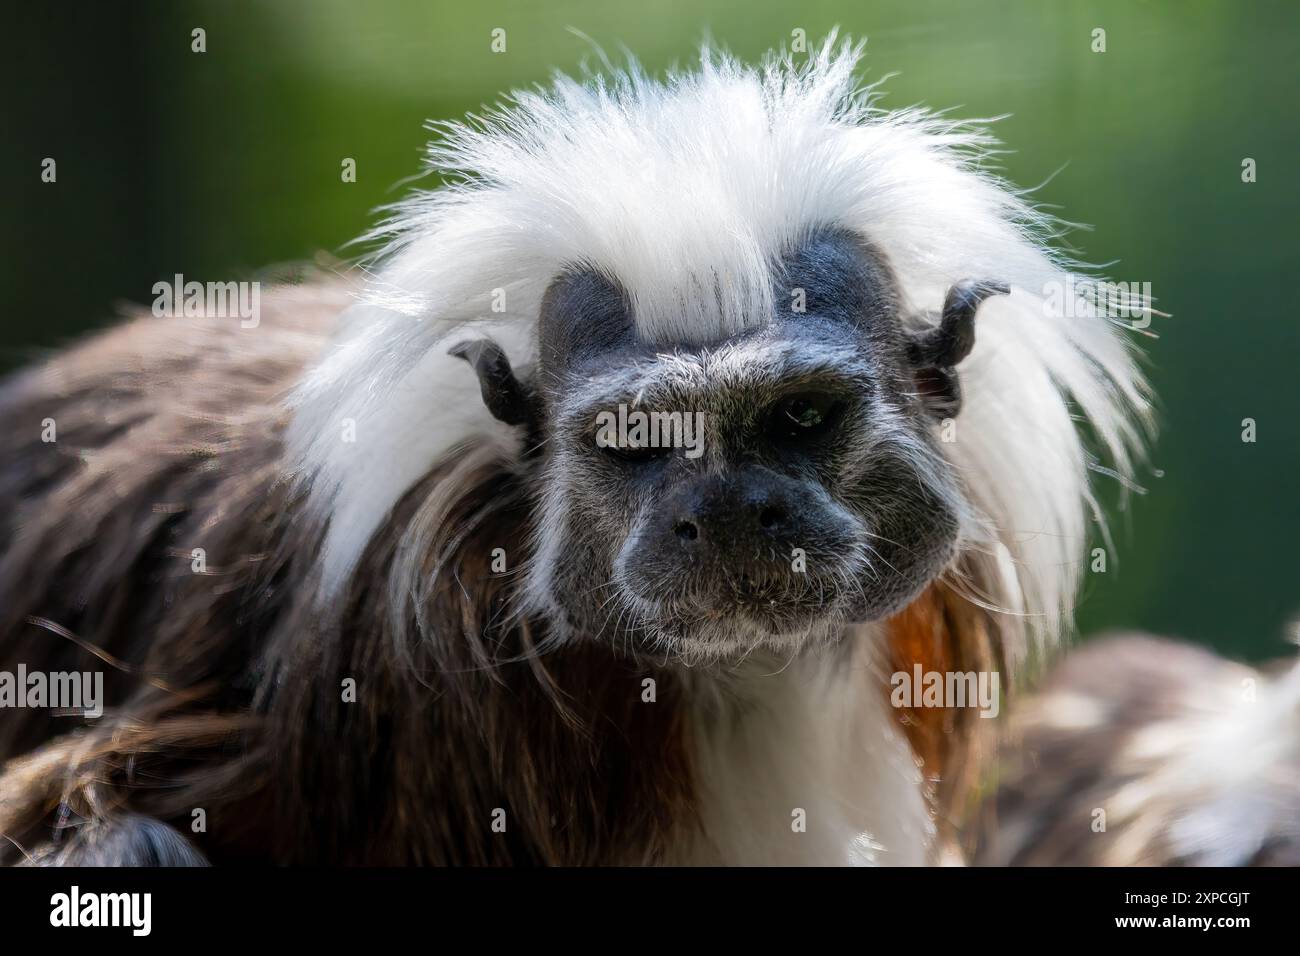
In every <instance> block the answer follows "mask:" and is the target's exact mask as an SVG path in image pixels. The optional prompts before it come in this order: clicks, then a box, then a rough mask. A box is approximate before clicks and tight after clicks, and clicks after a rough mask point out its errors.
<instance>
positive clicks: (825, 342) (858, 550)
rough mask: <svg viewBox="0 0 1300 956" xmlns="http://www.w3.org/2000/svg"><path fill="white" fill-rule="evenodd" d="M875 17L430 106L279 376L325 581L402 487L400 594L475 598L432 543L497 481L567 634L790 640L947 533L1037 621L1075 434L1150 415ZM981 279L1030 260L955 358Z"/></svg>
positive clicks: (549, 621) (1086, 489)
mask: <svg viewBox="0 0 1300 956" xmlns="http://www.w3.org/2000/svg"><path fill="white" fill-rule="evenodd" d="M861 52H862V49H861V46H860V45H854V44H841V43H839V42H838V41H837V40H836V39H835V38H834V37H831V38H828V39H827V40H826V42H825V43H824V44H823V45H822V46H821V47H820V48H819V49H818V50H816V51H813V52H811V53H810V54H809V55H807V56H806V57H805V56H803V55H800V56H798V57H795V56H793V55H792V54H786V53H782V54H779V55H774V56H772V57H770V58H768V59H766V60H765V61H764V62H763V63H762V64H761V65H759V66H754V67H751V66H748V65H745V64H743V63H740V62H739V61H736V60H735V59H734V58H731V57H728V56H726V55H725V54H718V53H716V52H714V51H710V50H705V51H704V52H703V54H702V57H701V63H700V65H699V67H698V68H697V69H692V70H687V71H683V72H673V73H670V75H667V76H665V77H664V78H663V79H662V80H660V79H657V78H652V77H650V76H649V75H647V74H645V73H644V71H642V70H641V69H640V68H639V67H636V66H635V64H633V65H631V66H630V67H629V68H628V69H627V70H622V71H620V70H618V69H616V68H612V69H613V74H612V75H611V76H609V77H603V78H595V79H593V80H592V81H591V82H579V81H577V80H569V79H565V78H557V80H556V82H555V83H554V84H553V86H552V87H550V88H549V89H547V90H542V91H527V92H520V93H517V94H515V95H513V97H512V98H511V99H510V100H509V101H508V102H507V103H506V104H505V105H503V106H501V107H500V108H499V109H496V110H494V111H490V112H489V113H488V114H487V115H486V116H484V117H476V118H475V119H474V120H473V121H471V122H467V123H454V122H453V123H448V124H440V130H441V132H440V136H439V138H438V140H436V141H435V142H434V143H432V144H431V145H430V154H429V164H430V168H431V169H434V170H436V171H437V172H438V173H439V175H440V176H441V177H443V179H444V180H445V181H449V182H452V183H453V184H454V185H452V186H451V187H450V188H439V189H434V190H430V191H427V192H421V193H417V194H416V195H415V196H413V197H411V199H409V200H407V201H406V202H404V203H403V204H401V206H400V208H399V210H398V211H397V213H396V214H395V216H394V217H393V218H392V219H391V220H390V223H389V224H388V225H386V226H384V227H383V228H381V229H380V230H378V231H377V232H376V234H375V235H376V236H384V237H387V238H390V239H391V243H390V247H389V248H388V249H387V250H386V251H385V253H384V258H383V265H382V268H380V269H379V270H378V271H377V272H376V273H375V274H374V277H373V278H372V279H371V280H370V281H369V282H368V283H367V289H366V292H365V294H364V295H363V296H362V300H361V301H360V302H358V303H357V305H356V306H355V308H353V309H349V314H348V316H347V317H346V321H345V322H344V323H343V325H344V328H343V332H342V333H341V340H340V343H339V347H338V348H336V349H333V350H331V352H330V353H329V356H328V358H327V359H326V360H325V361H324V362H322V363H321V364H320V366H319V367H317V368H315V369H313V371H312V372H311V374H310V375H309V376H308V377H307V378H306V379H305V380H304V382H303V384H302V385H301V386H300V387H299V389H298V390H297V394H296V396H295V399H294V403H295V407H296V408H297V411H296V413H295V415H294V418H293V422H292V425H291V428H290V431H289V435H288V440H289V445H290V457H291V458H292V470H293V471H294V473H295V474H298V475H301V476H302V480H303V481H304V483H305V484H306V486H307V487H308V508H307V511H308V513H309V514H310V517H311V520H312V521H314V522H318V523H319V524H320V525H321V526H322V527H323V529H324V530H323V532H322V534H323V537H322V542H323V543H322V548H321V560H320V566H321V570H320V575H321V581H322V583H321V588H320V591H321V595H322V597H321V600H322V601H329V600H334V599H335V598H336V597H337V596H338V595H339V594H340V593H341V589H342V588H343V586H344V585H345V584H346V583H347V582H348V580H349V579H350V577H351V576H352V575H353V574H354V573H355V571H356V569H357V568H358V567H360V562H361V561H362V558H363V557H364V555H365V554H366V552H367V548H368V547H369V543H370V542H371V541H372V540H373V538H374V536H375V535H378V534H381V533H383V531H384V529H385V528H386V527H387V524H386V521H391V519H392V516H393V515H394V514H396V512H395V510H394V509H395V508H396V506H397V504H398V503H399V502H400V501H402V500H403V496H404V495H407V494H410V493H411V492H412V491H413V490H415V489H419V491H420V493H421V494H422V495H423V496H424V497H423V498H422V501H423V502H424V503H423V504H422V505H421V512H420V515H421V521H420V522H415V523H414V525H413V527H412V528H409V529H407V530H406V531H404V532H403V534H404V535H405V537H404V539H403V541H404V545H403V550H402V552H401V553H402V556H403V560H400V561H397V562H395V563H394V565H393V567H392V569H391V570H390V571H389V573H388V579H389V583H388V587H389V593H391V594H394V595H401V594H413V595H415V597H416V599H417V600H418V599H419V597H420V595H422V594H426V593H427V594H434V593H438V592H439V590H440V589H447V590H448V591H449V592H450V590H451V589H457V593H461V594H464V595H466V596H468V597H471V598H472V595H473V594H474V593H475V592H474V590H473V589H472V588H468V587H463V584H464V582H463V581H462V580H461V579H460V577H458V576H459V575H460V574H461V573H462V572H465V571H470V570H473V568H477V567H478V566H479V565H478V564H477V563H476V564H474V565H473V568H467V567H465V566H462V565H460V564H457V562H456V561H455V560H453V557H454V555H456V554H458V553H459V552H458V551H456V550H455V549H456V548H459V547H460V546H462V545H465V546H468V545H469V542H471V541H473V544H474V548H475V550H474V555H473V559H474V561H476V562H477V561H479V560H481V558H482V550H483V548H482V545H483V542H481V541H479V540H478V538H473V537H472V536H471V534H470V531H471V528H473V527H477V528H479V529H481V530H482V534H483V535H488V536H489V537H491V536H493V535H496V534H497V533H498V532H497V528H498V527H505V526H509V527H514V526H515V525H514V522H516V521H518V520H519V517H520V515H519V510H518V508H517V506H516V505H517V501H516V499H514V498H511V497H509V496H506V497H503V494H502V489H504V488H506V487H510V488H512V489H514V490H515V491H518V492H521V493H523V494H525V495H526V498H527V501H528V502H529V507H530V508H531V513H530V514H529V515H528V516H527V517H528V527H529V529H530V534H531V546H529V541H528V540H527V539H526V538H525V537H524V534H523V532H520V533H519V534H516V535H509V536H502V538H501V540H496V539H495V538H494V539H493V541H492V542H491V547H490V551H491V552H493V553H494V554H495V553H496V552H497V551H498V550H499V552H500V554H499V555H496V556H495V557H494V558H493V562H494V564H493V567H492V573H495V574H501V575H508V576H509V578H510V580H509V582H500V584H501V586H502V587H507V586H508V588H509V594H510V595H511V596H513V597H514V598H515V601H514V603H513V607H514V608H515V609H516V610H517V611H519V612H521V613H523V614H526V615H527V616H528V617H529V618H530V619H531V620H535V621H541V622H544V623H545V624H546V625H547V627H548V628H549V629H550V630H551V631H552V632H553V633H554V634H556V635H557V636H558V637H559V638H560V639H586V640H599V641H601V642H604V643H606V644H609V645H611V646H617V647H619V648H633V649H643V650H653V651H655V652H659V653H660V654H662V655H663V656H664V657H673V656H678V655H680V656H682V657H685V658H688V659H709V658H715V659H716V658H731V659H735V658H736V657H738V656H740V655H743V654H744V653H746V652H748V651H749V650H751V649H754V648H767V649H777V650H779V651H784V652H787V653H788V652H790V651H793V650H797V649H798V648H801V647H808V646H811V645H812V644H814V643H815V642H817V641H818V640H820V639H822V638H833V637H835V636H837V635H839V634H842V633H843V632H844V625H847V624H852V623H857V622H862V621H870V620H878V619H880V618H882V617H884V616H887V615H890V614H891V613H893V612H896V611H898V610H899V609H901V608H904V607H905V606H907V605H908V603H909V601H910V600H911V599H912V598H913V597H914V596H916V595H917V594H918V592H920V591H921V590H922V589H923V588H925V586H926V585H927V584H928V583H929V582H931V581H933V580H934V579H935V578H936V576H938V575H941V574H943V573H944V572H945V571H946V570H947V569H949V568H951V569H952V570H953V571H954V573H959V574H960V575H961V582H960V584H961V588H962V590H963V591H964V592H965V593H967V594H971V595H978V599H977V600H978V603H979V604H980V606H981V608H982V609H984V610H987V611H988V612H989V618H988V623H989V626H990V627H992V628H994V629H995V630H996V631H997V633H998V636H999V637H998V639H999V641H1000V642H1001V644H1002V646H1003V647H1005V648H1009V649H1011V650H1012V651H1015V649H1017V648H1023V647H1024V646H1026V644H1027V643H1028V641H1029V640H1044V641H1050V640H1052V639H1054V638H1055V636H1056V635H1057V634H1058V633H1059V632H1060V631H1061V630H1062V628H1063V626H1064V624H1065V622H1066V620H1067V618H1068V613H1069V609H1070V608H1071V607H1072V606H1073V601H1074V596H1075V592H1076V589H1077V584H1078V568H1079V562H1078V557H1079V548H1080V547H1081V544H1082V543H1083V542H1084V541H1086V540H1087V537H1088V535H1089V533H1090V530H1091V527H1092V526H1091V520H1092V516H1094V515H1095V514H1096V513H1097V511H1096V508H1095V505H1096V499H1095V497H1094V495H1093V492H1092V490H1091V475H1092V474H1093V470H1092V468H1091V467H1090V466H1091V465H1092V464H1094V459H1095V458H1097V457H1100V458H1101V459H1102V460H1104V461H1106V462H1107V465H1106V466H1105V467H1106V471H1107V473H1109V472H1111V471H1113V472H1115V473H1118V474H1121V475H1123V474H1129V473H1131V472H1132V465H1133V462H1134V460H1135V458H1134V454H1135V452H1137V451H1138V450H1139V449H1140V448H1141V445H1142V432H1143V423H1144V422H1145V420H1146V418H1147V414H1148V413H1147V409H1148V405H1147V403H1146V400H1145V397H1144V393H1143V383H1142V377H1141V375H1140V374H1139V373H1138V371H1137V369H1136V367H1135V365H1134V362H1133V356H1132V354H1130V349H1129V347H1128V344H1127V343H1126V342H1125V341H1124V338H1123V336H1122V334H1121V333H1120V329H1119V326H1118V324H1117V323H1116V322H1115V321H1113V320H1112V319H1110V318H1108V317H1107V316H1106V315H1104V314H1101V312H1099V311H1098V310H1097V309H1096V308H1095V307H1094V306H1095V303H1091V302H1090V301H1087V296H1086V295H1085V292H1086V290H1087V288H1088V286H1087V282H1086V281H1085V282H1084V284H1083V285H1076V283H1075V279H1076V278H1081V277H1076V276H1074V274H1073V273H1072V272H1071V264H1070V263H1069V261H1068V258H1067V257H1065V256H1064V255H1062V254H1060V253H1057V252H1053V251H1052V250H1051V249H1050V248H1049V245H1048V243H1047V241H1046V240H1047V239H1049V238H1050V237H1051V236H1052V235H1054V234H1056V230H1057V228H1058V227H1059V225H1060V224H1058V223H1056V222H1055V221H1054V220H1053V219H1052V218H1051V217H1050V216H1047V215H1046V214H1044V213H1042V212H1040V211H1039V210H1036V209H1034V208H1033V207H1032V206H1031V205H1029V204H1028V203H1027V202H1026V201H1025V200H1024V197H1023V196H1022V195H1020V194H1019V193H1018V192H1017V191H1016V190H1015V189H1014V188H1012V187H1010V186H1009V184H1006V183H1004V182H1002V181H1001V180H999V179H998V178H997V177H996V176H995V175H993V174H991V173H990V172H989V168H988V164H987V162H986V160H987V159H988V154H987V152H986V150H987V148H988V146H989V144H990V143H991V140H989V139H987V138H986V136H985V134H984V133H983V132H982V131H981V130H979V129H978V128H970V127H967V126H966V125H965V124H960V123H956V122H952V121H949V120H948V119H945V118H941V117H937V116H933V115H930V114H926V113H925V112H924V111H915V110H904V111H901V112H898V113H892V112H888V111H885V110H883V109H881V108H879V107H878V106H876V105H874V99H873V97H874V94H871V93H870V92H869V91H867V90H864V88H863V87H862V86H861V84H860V80H859V78H858V75H857V72H856V69H857V64H858V59H859V56H860V54H861ZM988 280H998V281H999V282H1006V283H1007V284H1008V285H1009V286H1011V287H1013V288H1014V289H1015V290H1016V291H1015V294H1014V295H1012V296H1009V297H1007V298H1005V299H1002V300H1000V301H998V302H997V303H996V305H995V306H994V307H992V308H989V309H988V310H987V314H985V313H984V312H983V310H982V314H981V317H980V330H979V344H978V346H975V352H974V354H971V355H970V358H969V360H968V359H967V355H968V353H970V352H971V350H972V347H973V346H974V343H975V329H974V325H975V320H974V315H975V312H976V309H977V308H978V307H979V304H980V301H981V300H982V299H983V298H984V297H986V296H987V295H989V294H990V293H992V292H995V291H1002V290H1003V289H1004V288H1005V287H1004V286H1000V285H996V284H994V283H993V282H991V281H988ZM1071 290H1076V291H1071ZM1077 290H1083V291H1077ZM1081 296H1082V298H1081ZM991 305H992V304H991ZM454 342H459V343H460V344H459V345H456V346H455V348H453V349H451V351H452V353H453V354H454V355H457V356H459V357H460V358H452V357H451V356H449V355H448V354H447V352H448V346H451V345H453V343H454ZM507 355H508V356H510V358H509V359H508V358H507ZM461 358H463V359H466V360H468V362H469V365H470V366H471V367H472V368H473V369H474V370H475V371H476V372H477V374H478V379H477V381H475V379H474V377H473V376H472V375H470V374H468V371H467V368H466V367H465V366H464V364H463V363H462V362H461V361H460V359H461ZM511 360H513V361H514V362H515V363H516V367H517V369H518V374H517V375H516V371H515V369H512V367H511ZM959 378H960V384H961V388H960V390H959V388H958V379H959ZM475 389H477V390H480V391H481V393H482V396H483V399H484V401H483V402H479V401H478V400H477V399H478V396H477V395H474V394H473V391H474V390H475ZM484 406H486V408H485V407H484ZM345 416H346V420H348V421H352V422H355V425H356V428H355V436H356V440H355V442H354V441H351V440H349V441H348V442H340V441H338V440H337V434H338V432H337V428H338V424H337V423H338V421H339V419H340V418H344V417H345ZM494 419H495V420H494ZM948 419H952V420H953V421H952V423H951V424H949V423H948V422H947V420H948ZM1079 422H1087V423H1088V429H1089V433H1090V435H1091V437H1092V438H1093V439H1094V440H1095V442H1096V445H1095V452H1094V449H1092V448H1089V447H1088V446H1087V445H1086V444H1085V442H1084V440H1083V438H1082V436H1081V435H1080V433H1079V429H1078V428H1077V427H1076V426H1077V423H1079ZM503 423H505V424H503ZM488 474H490V475H492V476H494V480H493V481H490V482H488V481H485V480H484V478H483V476H484V475H488ZM502 476H509V479H508V481H505V482H501V481H496V480H495V478H500V477H502ZM480 497H481V498H482V499H483V500H480ZM493 509H499V510H501V511H504V512H508V513H505V514H503V515H502V520H501V521H500V522H493V521H490V520H488V518H489V517H490V516H491V515H492V514H493V513H494V511H493ZM465 515H469V516H471V517H472V520H470V518H465V520H464V521H462V520H461V518H462V517H463V516H465ZM453 546H455V547H453ZM430 566H432V567H433V569H434V570H433V574H432V575H430ZM498 593H499V589H498V588H496V587H495V586H494V589H493V596H494V597H493V600H494V601H495V600H496V595H497V594H498ZM1001 611H1005V612H1006V613H999V612H1001ZM492 613H495V611H493V612H492ZM426 637H428V638H429V639H430V640H435V641H437V640H448V639H450V638H448V637H447V636H446V635H440V634H433V633H429V634H427V635H426ZM1012 656H1014V654H1012Z"/></svg>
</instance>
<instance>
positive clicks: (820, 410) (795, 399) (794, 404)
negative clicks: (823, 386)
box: [771, 392, 843, 438]
mask: <svg viewBox="0 0 1300 956" xmlns="http://www.w3.org/2000/svg"><path fill="white" fill-rule="evenodd" d="M842 409H843V403H841V402H840V401H838V400H837V399H836V398H835V396H833V395H826V394H823V393H820V392H803V393H800V394H798V395H791V396H789V397H787V398H783V399H782V400H781V401H779V402H777V404H776V406H775V407H774V408H773V409H772V415H771V427H772V431H773V432H774V433H775V434H777V435H780V436H782V437H786V438H807V437H811V436H812V435H818V434H821V433H822V432H824V431H826V429H828V428H829V427H830V426H831V425H832V424H834V422H835V420H836V419H837V418H838V417H839V414H840V412H841V411H842Z"/></svg>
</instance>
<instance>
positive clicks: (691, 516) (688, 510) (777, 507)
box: [672, 478, 792, 551]
mask: <svg viewBox="0 0 1300 956" xmlns="http://www.w3.org/2000/svg"><path fill="white" fill-rule="evenodd" d="M677 504H678V507H677V509H676V516H675V518H674V520H673V522H672V533H673V535H674V537H675V539H676V541H677V543H678V546H679V547H682V548H685V549H688V550H691V551H728V550H731V549H733V548H736V549H739V548H747V549H749V548H751V546H753V545H760V544H771V543H772V542H773V541H774V540H775V539H776V538H777V537H779V536H780V535H782V533H783V532H785V531H787V530H788V529H789V527H790V525H791V523H792V522H791V517H790V516H791V511H792V508H791V503H790V502H789V500H788V498H787V495H786V494H785V492H784V490H783V489H781V488H780V487H778V486H777V485H776V484H775V483H774V482H769V481H765V480H763V479H761V478H750V479H749V480H747V481H742V482H736V481H718V480H711V481H710V480H706V481H705V483H704V484H703V485H702V486H701V487H697V488H695V489H693V493H691V494H688V495H685V496H683V497H682V498H680V499H679V500H678V503H677Z"/></svg>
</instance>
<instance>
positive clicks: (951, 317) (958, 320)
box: [907, 279, 1011, 418]
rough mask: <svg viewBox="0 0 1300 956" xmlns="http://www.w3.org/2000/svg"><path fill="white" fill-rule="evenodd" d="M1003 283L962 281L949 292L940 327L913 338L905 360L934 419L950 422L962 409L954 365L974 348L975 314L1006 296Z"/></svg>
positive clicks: (1008, 291) (1006, 286)
mask: <svg viewBox="0 0 1300 956" xmlns="http://www.w3.org/2000/svg"><path fill="white" fill-rule="evenodd" d="M1010 292H1011V287H1010V286H1008V285H1007V284H1006V283H1003V282H989V281H977V280H975V279H963V280H962V281H961V282H958V283H957V284H955V285H954V286H953V287H952V288H950V289H949V290H948V295H947V296H946V297H945V298H944V300H943V313H942V315H941V316H940V319H939V324H938V326H936V327H935V328H932V329H928V330H927V331H925V332H922V333H920V334H918V335H915V336H913V337H912V339H911V341H909V342H908V343H907V358H908V361H909V362H911V364H912V371H913V375H914V377H915V379H916V385H917V391H918V392H920V395H921V401H922V402H923V403H924V405H925V407H926V408H927V409H929V411H930V413H931V414H932V415H934V416H935V417H936V418H951V417H952V416H954V415H956V414H957V412H958V411H959V410H960V409H961V386H960V384H959V383H958V381H957V365H958V363H960V362H961V360H962V359H964V358H965V357H966V356H967V355H970V351H971V349H972V348H974V347H975V313H976V311H977V310H978V309H979V307H980V303H982V302H983V301H984V300H985V299H987V298H989V297H990V296H994V295H1008V294H1009V293H1010Z"/></svg>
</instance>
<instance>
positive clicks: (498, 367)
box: [447, 339, 534, 425]
mask: <svg viewBox="0 0 1300 956" xmlns="http://www.w3.org/2000/svg"><path fill="white" fill-rule="evenodd" d="M447 354H448V355H454V356H456V357H457V358H462V359H464V360H465V361H466V362H468V363H469V364H470V367H471V368H473V369H474V374H475V375H477V376H478V387H479V391H480V392H482V394H483V404H484V405H486V406H487V409H488V411H489V412H491V413H492V416H493V417H494V418H496V419H497V420H498V421H502V422H505V423H506V424H507V425H532V424H533V422H534V414H533V410H534V407H533V397H532V395H531V394H530V393H529V391H528V389H527V388H526V387H525V386H524V385H523V384H522V383H521V382H520V381H519V379H517V378H515V370H514V369H512V368H511V367H510V359H508V358H507V357H506V353H505V352H504V351H502V349H501V346H499V345H497V344H496V343H495V342H493V341H492V340H491V339H471V340H469V341H466V342H460V343H458V344H456V345H453V346H452V347H451V348H450V349H448V350H447Z"/></svg>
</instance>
